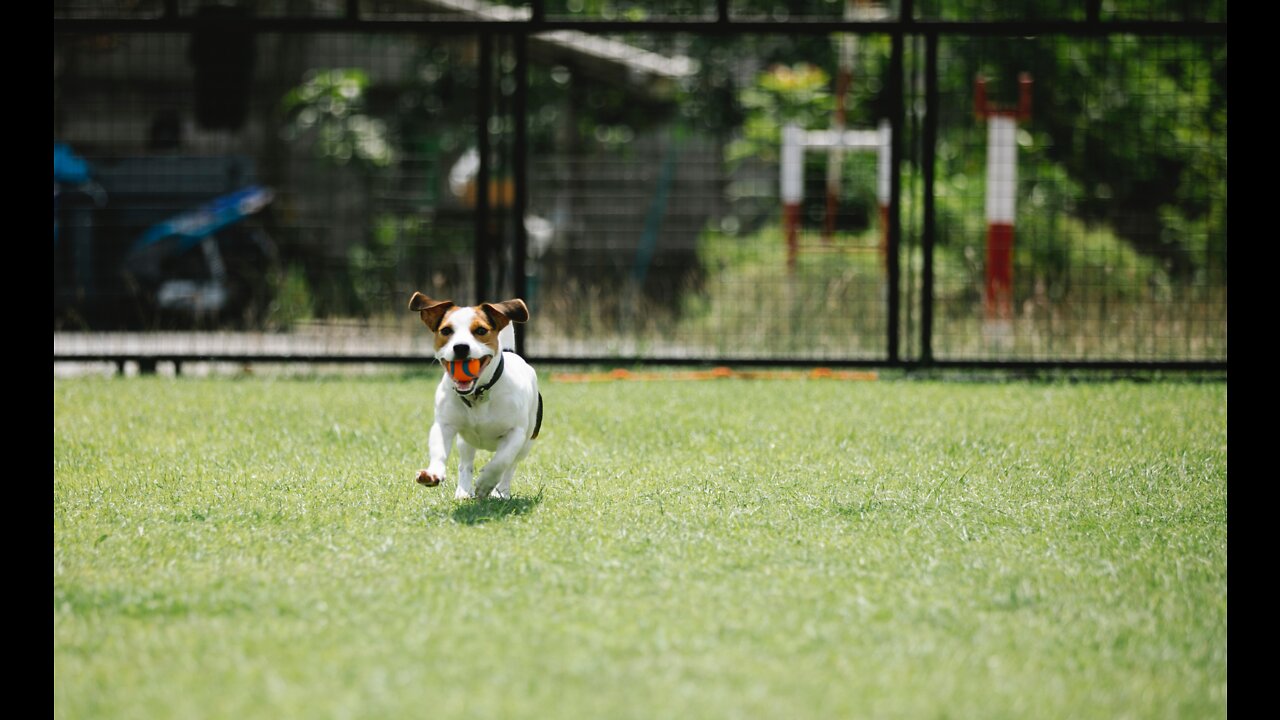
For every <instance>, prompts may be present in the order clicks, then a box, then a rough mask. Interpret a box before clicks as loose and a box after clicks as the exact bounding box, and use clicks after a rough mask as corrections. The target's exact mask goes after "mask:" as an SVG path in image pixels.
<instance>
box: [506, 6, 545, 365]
mask: <svg viewBox="0 0 1280 720" xmlns="http://www.w3.org/2000/svg"><path fill="white" fill-rule="evenodd" d="M538 4H540V3H538ZM515 41H516V43H515V44H516V48H515V49H516V67H515V74H516V93H515V98H514V103H513V104H514V107H513V108H512V115H514V116H515V122H516V127H515V132H516V137H515V148H514V149H513V150H512V152H513V154H514V155H515V157H514V158H512V165H513V173H512V174H513V175H514V176H515V177H514V182H515V198H514V203H513V204H514V208H513V210H512V214H513V215H514V216H515V217H514V218H512V220H513V222H515V247H514V248H513V249H512V252H513V254H514V256H515V257H513V258H512V266H513V270H512V281H513V284H514V286H515V287H514V288H513V290H514V291H515V297H518V298H525V299H526V300H528V298H529V279H528V277H526V273H527V272H528V269H527V268H526V262H527V260H528V257H529V235H528V229H527V228H526V227H525V225H524V216H525V212H526V211H527V209H528V206H529V120H528V117H527V116H528V106H529V36H528V35H527V34H523V33H522V34H521V35H520V36H518V37H517V38H516V39H515ZM524 335H525V333H524V326H523V325H517V326H516V352H517V353H519V354H520V355H524V354H525V353H524Z"/></svg>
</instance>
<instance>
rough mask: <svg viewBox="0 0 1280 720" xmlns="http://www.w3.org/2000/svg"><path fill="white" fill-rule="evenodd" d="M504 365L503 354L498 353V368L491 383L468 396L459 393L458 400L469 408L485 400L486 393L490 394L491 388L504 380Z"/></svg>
mask: <svg viewBox="0 0 1280 720" xmlns="http://www.w3.org/2000/svg"><path fill="white" fill-rule="evenodd" d="M503 352H506V351H505V350H504V351H503ZM502 365H503V362H502V353H498V367H497V368H495V369H494V371H493V378H491V379H490V380H489V382H487V383H485V385H484V387H478V388H476V389H475V390H472V391H471V392H469V393H467V394H466V395H463V394H461V393H459V394H458V399H459V400H461V401H462V402H463V404H464V405H466V406H467V407H474V405H475V403H478V402H480V401H481V400H484V397H485V393H487V392H489V388H491V387H493V386H494V385H496V384H498V380H499V379H501V378H502ZM455 392H456V391H455Z"/></svg>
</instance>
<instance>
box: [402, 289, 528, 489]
mask: <svg viewBox="0 0 1280 720" xmlns="http://www.w3.org/2000/svg"><path fill="white" fill-rule="evenodd" d="M409 309H410V310H413V311H416V312H417V313H418V314H419V315H420V316H421V317H422V322H423V323H425V324H426V326H427V327H428V328H430V329H431V332H433V333H435V348H436V350H435V359H436V360H437V361H439V362H440V364H441V365H443V366H444V368H445V374H444V377H443V378H441V380H440V384H439V385H438V386H437V387H436V397H435V403H436V406H435V408H436V409H435V413H436V414H435V420H434V421H433V422H432V424H431V434H430V436H429V439H428V448H429V451H430V464H428V465H427V468H426V469H425V470H419V471H418V482H419V483H421V484H423V485H426V486H428V487H435V486H436V485H439V484H440V483H441V482H443V481H444V480H445V463H446V462H448V460H449V453H450V451H451V450H452V449H453V444H454V439H455V438H456V439H457V444H458V489H457V490H456V491H455V492H454V497H456V498H458V499H471V498H487V497H496V498H501V499H504V500H505V499H508V498H510V497H511V479H512V477H513V476H514V475H515V472H516V465H518V464H519V463H520V461H521V460H524V458H525V457H526V456H527V455H528V454H529V451H530V450H531V449H532V447H533V440H534V439H535V438H537V437H538V433H539V432H540V431H541V429H542V394H541V393H540V392H538V373H537V372H536V371H534V369H533V367H532V366H530V365H529V363H527V362H525V360H524V358H522V357H520V356H519V355H517V354H516V353H515V328H514V327H513V326H512V325H511V323H513V322H518V323H523V322H527V321H528V320H529V308H528V307H526V306H525V304H524V301H523V300H521V299H519V298H515V299H512V300H504V301H502V302H498V303H481V304H479V305H476V306H473V307H461V306H458V305H454V304H453V303H452V302H451V301H448V300H432V299H431V298H429V297H427V296H426V295H423V294H422V293H419V292H415V293H414V294H413V297H412V298H410V299H409ZM473 360H478V361H479V363H480V367H479V371H478V372H475V373H474V375H475V376H474V377H471V376H469V375H468V374H467V373H459V374H462V375H463V376H464V377H463V379H458V378H457V377H456V376H455V373H454V372H452V371H451V366H452V364H453V363H455V362H462V363H463V364H464V365H468V364H469V361H473ZM477 448H478V449H481V450H489V451H492V452H493V457H492V458H490V459H489V462H488V463H487V464H486V465H485V466H484V468H483V469H482V470H481V471H480V474H479V475H478V476H475V478H474V485H473V483H472V479H473V475H474V473H475V458H476V449H477Z"/></svg>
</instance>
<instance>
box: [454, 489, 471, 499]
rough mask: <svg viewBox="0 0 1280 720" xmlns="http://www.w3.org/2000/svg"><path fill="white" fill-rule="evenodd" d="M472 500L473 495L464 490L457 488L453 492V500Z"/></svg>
mask: <svg viewBox="0 0 1280 720" xmlns="http://www.w3.org/2000/svg"><path fill="white" fill-rule="evenodd" d="M474 498H475V496H474V495H472V494H471V493H469V492H467V491H466V490H463V489H462V488H458V489H457V490H454V491H453V499H454V500H472V499H474Z"/></svg>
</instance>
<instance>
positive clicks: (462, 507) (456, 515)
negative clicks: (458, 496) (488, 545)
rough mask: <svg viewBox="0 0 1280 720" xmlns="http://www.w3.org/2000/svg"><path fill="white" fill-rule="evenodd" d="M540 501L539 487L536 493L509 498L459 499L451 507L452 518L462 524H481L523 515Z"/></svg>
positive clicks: (540, 491)
mask: <svg viewBox="0 0 1280 720" xmlns="http://www.w3.org/2000/svg"><path fill="white" fill-rule="evenodd" d="M541 503H542V490H541V489H539V490H538V494H536V495H532V496H527V497H526V496H523V495H515V496H513V497H512V498H511V499H509V500H494V499H486V500H459V501H458V504H457V505H456V506H455V507H454V508H453V520H454V522H457V523H461V524H463V525H483V524H485V523H488V522H493V521H494V520H505V519H507V518H509V517H513V516H517V515H524V514H525V513H527V512H529V511H531V510H533V509H534V508H535V507H537V506H538V505H540V504H541Z"/></svg>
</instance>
